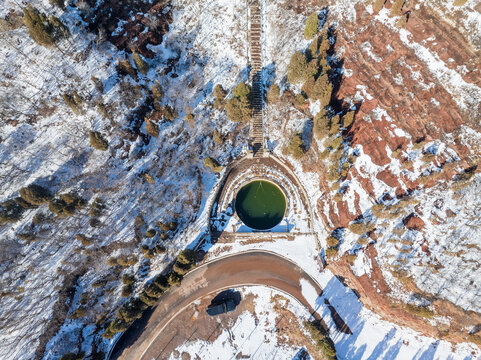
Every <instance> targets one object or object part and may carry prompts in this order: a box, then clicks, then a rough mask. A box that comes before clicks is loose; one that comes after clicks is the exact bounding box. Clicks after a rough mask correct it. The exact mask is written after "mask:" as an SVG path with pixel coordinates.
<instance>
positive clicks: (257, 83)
mask: <svg viewBox="0 0 481 360" xmlns="http://www.w3.org/2000/svg"><path fill="white" fill-rule="evenodd" d="M249 22H250V27H249V40H250V60H251V65H252V68H251V81H252V106H253V108H254V115H253V117H252V119H251V121H250V127H249V138H250V143H251V146H252V150H253V154H254V157H262V155H263V153H264V127H263V117H262V103H263V92H262V78H261V70H262V45H261V34H262V23H261V5H260V2H259V0H252V2H251V4H250V17H249Z"/></svg>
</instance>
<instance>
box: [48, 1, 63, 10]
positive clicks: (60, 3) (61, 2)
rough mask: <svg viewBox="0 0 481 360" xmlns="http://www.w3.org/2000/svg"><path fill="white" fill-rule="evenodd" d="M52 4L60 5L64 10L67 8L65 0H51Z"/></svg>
mask: <svg viewBox="0 0 481 360" xmlns="http://www.w3.org/2000/svg"><path fill="white" fill-rule="evenodd" d="M48 2H49V3H50V5H54V6H57V7H59V8H60V9H62V10H65V0H49V1H48Z"/></svg>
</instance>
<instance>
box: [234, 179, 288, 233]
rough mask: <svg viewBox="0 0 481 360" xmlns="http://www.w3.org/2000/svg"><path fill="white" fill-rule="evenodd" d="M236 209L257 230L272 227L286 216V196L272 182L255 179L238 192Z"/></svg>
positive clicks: (240, 217) (246, 223)
mask: <svg viewBox="0 0 481 360" xmlns="http://www.w3.org/2000/svg"><path fill="white" fill-rule="evenodd" d="M235 211H236V213H237V215H238V216H239V219H240V220H241V221H242V222H243V223H244V224H245V225H247V226H248V227H250V228H252V229H255V230H267V229H271V228H273V227H274V226H276V225H277V224H279V223H280V222H281V220H282V219H283V218H284V214H285V212H286V197H285V195H284V193H283V192H282V190H281V189H280V188H279V187H278V186H276V185H274V184H273V183H272V182H270V181H265V180H255V181H252V182H250V183H248V184H246V185H244V186H243V187H242V188H241V189H240V190H239V191H238V192H237V195H236V198H235Z"/></svg>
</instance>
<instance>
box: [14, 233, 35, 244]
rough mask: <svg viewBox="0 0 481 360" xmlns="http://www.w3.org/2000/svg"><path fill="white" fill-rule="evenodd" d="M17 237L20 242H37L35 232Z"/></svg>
mask: <svg viewBox="0 0 481 360" xmlns="http://www.w3.org/2000/svg"><path fill="white" fill-rule="evenodd" d="M16 235H17V237H18V238H19V239H20V240H23V241H28V242H30V241H35V240H37V235H35V233H34V232H24V233H17V234H16Z"/></svg>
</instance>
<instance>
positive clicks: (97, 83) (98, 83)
mask: <svg viewBox="0 0 481 360" xmlns="http://www.w3.org/2000/svg"><path fill="white" fill-rule="evenodd" d="M62 1H63V0H62ZM90 80H92V82H93V83H94V86H95V89H96V90H97V91H98V92H99V93H101V94H102V93H103V92H104V84H103V82H102V80H100V79H99V78H98V77H96V76H93V75H92V76H90ZM100 103H101V102H100ZM97 106H98V104H97Z"/></svg>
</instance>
